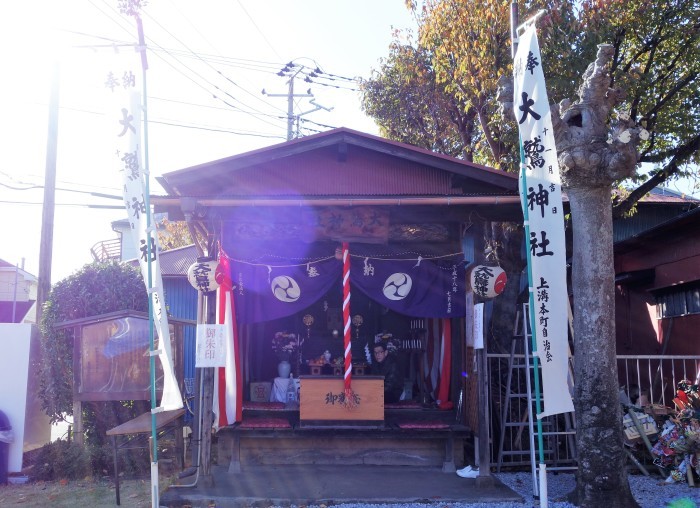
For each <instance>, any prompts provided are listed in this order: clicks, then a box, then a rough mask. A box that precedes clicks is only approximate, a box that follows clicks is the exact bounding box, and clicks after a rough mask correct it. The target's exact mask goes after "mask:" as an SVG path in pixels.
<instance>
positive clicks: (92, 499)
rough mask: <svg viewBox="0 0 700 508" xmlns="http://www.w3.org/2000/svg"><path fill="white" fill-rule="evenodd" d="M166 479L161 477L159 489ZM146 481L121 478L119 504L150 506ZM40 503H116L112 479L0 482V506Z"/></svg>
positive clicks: (59, 506)
mask: <svg viewBox="0 0 700 508" xmlns="http://www.w3.org/2000/svg"><path fill="white" fill-rule="evenodd" d="M168 482H169V479H167V478H163V477H161V481H160V483H161V486H160V489H161V492H163V491H164V490H165V488H166V486H167V485H168ZM150 484H151V483H150V480H123V481H121V482H120V483H119V494H120V497H121V505H122V506H125V507H129V508H132V507H133V508H148V507H150V506H151V494H150ZM15 505H20V506H27V507H30V506H31V507H33V506H42V507H49V506H50V507H51V508H69V507H70V508H74V507H76V506H77V507H81V508H88V507H90V508H92V507H95V508H100V507H109V508H113V507H114V506H116V495H115V491H114V482H113V481H112V479H101V480H93V479H85V480H82V481H67V480H60V481H55V482H33V483H27V484H24V485H0V506H15Z"/></svg>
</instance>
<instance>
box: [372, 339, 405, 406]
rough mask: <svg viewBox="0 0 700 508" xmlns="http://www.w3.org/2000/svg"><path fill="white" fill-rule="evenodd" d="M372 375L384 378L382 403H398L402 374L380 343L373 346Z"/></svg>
mask: <svg viewBox="0 0 700 508" xmlns="http://www.w3.org/2000/svg"><path fill="white" fill-rule="evenodd" d="M372 374H373V375H375V376H384V402H398V401H399V399H400V398H401V394H402V393H403V374H402V373H401V368H400V366H399V364H398V362H397V361H396V358H394V357H393V356H392V355H390V354H389V352H388V351H387V350H386V345H385V344H384V343H382V342H378V343H376V344H375V345H374V362H372Z"/></svg>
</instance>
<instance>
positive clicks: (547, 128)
mask: <svg viewBox="0 0 700 508" xmlns="http://www.w3.org/2000/svg"><path fill="white" fill-rule="evenodd" d="M541 64H542V57H541V55H540V49H539V44H538V42H537V32H536V29H535V27H534V24H533V25H531V26H530V27H529V28H528V29H527V30H526V31H525V33H524V34H523V35H522V36H521V37H520V40H519V44H518V51H517V54H516V55H515V60H514V62H513V75H514V85H515V86H514V102H513V109H514V111H515V116H516V119H517V120H518V124H519V128H520V138H521V143H522V146H523V151H524V161H523V164H522V165H521V169H520V194H521V202H522V205H523V212H524V215H525V217H526V225H528V224H529V234H530V237H529V238H528V239H527V242H528V247H529V251H530V255H529V263H530V270H531V274H532V279H531V284H532V287H531V288H530V291H531V292H532V295H533V298H532V299H531V302H532V308H531V309H530V312H531V313H532V314H533V315H534V319H533V320H532V322H533V323H534V326H535V329H534V330H533V333H534V335H535V338H536V344H537V352H536V354H537V355H538V357H539V359H540V365H541V372H542V393H543V402H544V410H543V411H542V413H541V414H539V415H537V416H538V418H541V417H543V416H547V415H553V414H558V413H567V412H570V411H573V410H574V407H573V402H572V400H571V392H570V390H569V384H568V371H569V369H568V365H569V363H568V362H569V347H568V307H567V298H568V294H567V289H566V246H565V241H564V211H563V208H562V195H561V180H560V177H559V164H558V162H557V149H556V146H555V144H554V132H553V130H552V116H551V113H550V110H549V99H548V98H547V90H546V87H545V82H544V73H543V71H542V65H541Z"/></svg>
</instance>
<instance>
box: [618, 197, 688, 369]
mask: <svg viewBox="0 0 700 508" xmlns="http://www.w3.org/2000/svg"><path fill="white" fill-rule="evenodd" d="M690 205H691V206H693V208H692V209H691V210H689V211H686V212H684V213H680V214H678V213H677V214H676V215H675V216H673V217H671V218H669V219H667V220H666V221H664V222H661V223H659V224H657V225H655V226H653V227H650V228H648V229H644V230H642V231H641V232H639V233H636V234H633V235H631V236H629V237H628V238H625V239H622V240H619V241H617V242H615V244H614V250H615V277H616V302H615V305H616V328H617V338H618V341H617V350H618V354H635V355H644V354H646V355H658V354H666V355H698V354H700V343H698V340H697V338H698V330H700V208H698V207H697V205H698V203H697V202H694V203H690ZM664 208H665V211H664V213H668V211H669V209H670V208H672V207H670V206H665V207H664ZM639 220H640V221H641V220H643V217H640V218H639ZM693 374H694V373H693Z"/></svg>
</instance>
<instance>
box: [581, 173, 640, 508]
mask: <svg viewBox="0 0 700 508" xmlns="http://www.w3.org/2000/svg"><path fill="white" fill-rule="evenodd" d="M568 195H569V201H570V204H571V215H572V220H573V230H574V247H573V266H572V286H573V290H574V330H575V331H576V332H575V337H574V347H575V350H574V354H575V357H576V362H575V372H574V377H575V397H574V407H575V409H576V429H577V431H576V448H577V454H578V463H579V467H578V474H577V485H576V490H575V492H574V494H575V498H576V499H575V502H576V504H578V505H579V506H582V507H590V508H599V507H601V506H605V507H606V508H629V507H638V506H639V505H638V504H637V503H636V501H635V500H634V497H633V496H632V493H631V491H630V488H629V483H628V480H627V471H626V468H625V461H626V456H625V454H624V450H623V441H622V413H621V408H620V401H619V396H618V391H619V387H618V378H617V363H616V361H615V326H614V323H615V273H614V265H613V245H612V242H610V241H609V239H610V238H612V211H611V206H610V187H606V186H600V187H593V188H591V187H588V188H581V187H578V188H569V189H568Z"/></svg>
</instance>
